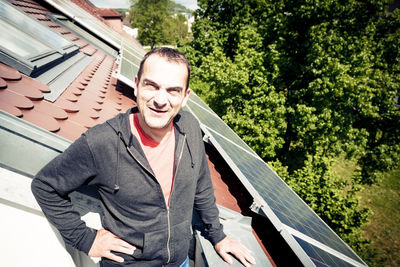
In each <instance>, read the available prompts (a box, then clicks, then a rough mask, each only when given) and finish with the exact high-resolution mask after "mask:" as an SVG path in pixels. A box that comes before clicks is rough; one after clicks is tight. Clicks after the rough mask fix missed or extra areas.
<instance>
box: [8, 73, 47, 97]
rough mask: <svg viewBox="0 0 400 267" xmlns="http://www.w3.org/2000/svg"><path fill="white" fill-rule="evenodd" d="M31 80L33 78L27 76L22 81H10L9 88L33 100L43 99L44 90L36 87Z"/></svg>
mask: <svg viewBox="0 0 400 267" xmlns="http://www.w3.org/2000/svg"><path fill="white" fill-rule="evenodd" d="M30 81H32V79H27V78H26V76H25V77H24V78H23V79H22V80H21V81H8V82H7V90H9V91H12V92H14V93H17V94H20V95H23V96H26V97H27V98H29V99H31V100H41V99H43V94H42V92H41V91H40V90H38V89H37V88H35V86H32V84H31V83H30Z"/></svg>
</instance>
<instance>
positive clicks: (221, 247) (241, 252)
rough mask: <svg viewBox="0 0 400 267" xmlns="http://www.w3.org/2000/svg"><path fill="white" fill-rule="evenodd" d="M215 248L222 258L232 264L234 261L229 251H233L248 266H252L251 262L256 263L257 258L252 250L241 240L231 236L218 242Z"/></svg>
mask: <svg viewBox="0 0 400 267" xmlns="http://www.w3.org/2000/svg"><path fill="white" fill-rule="evenodd" d="M215 249H216V251H217V252H218V253H219V255H220V256H221V257H222V259H223V260H224V261H226V262H227V263H229V264H232V262H233V261H232V258H231V257H230V256H229V255H228V253H231V254H232V255H233V256H235V257H236V258H237V259H238V260H239V261H240V262H241V263H242V264H243V265H244V266H246V267H250V264H256V260H255V258H254V257H253V255H252V253H251V251H250V250H249V249H248V248H246V247H245V246H244V245H242V244H241V243H240V242H238V241H236V240H234V239H232V238H230V237H226V238H225V239H223V240H221V241H220V242H218V243H217V244H216V245H215Z"/></svg>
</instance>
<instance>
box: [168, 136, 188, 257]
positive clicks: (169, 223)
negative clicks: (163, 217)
mask: <svg viewBox="0 0 400 267" xmlns="http://www.w3.org/2000/svg"><path fill="white" fill-rule="evenodd" d="M185 142H186V134H183V141H182V147H181V151H180V153H179V157H178V162H177V164H176V169H175V173H174V177H173V179H172V183H173V184H172V190H171V194H170V195H169V199H168V202H169V203H170V202H171V199H172V193H173V192H174V188H175V176H176V174H177V172H178V168H179V163H180V162H181V159H182V154H183V147H184V145H185ZM169 203H165V206H166V207H167V221H168V239H167V252H168V260H167V264H168V263H169V262H170V261H171V248H170V241H171V221H170V217H169Z"/></svg>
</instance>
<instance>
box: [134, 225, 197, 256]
mask: <svg viewBox="0 0 400 267" xmlns="http://www.w3.org/2000/svg"><path fill="white" fill-rule="evenodd" d="M190 237H191V232H190V224H189V223H188V221H184V222H181V223H179V224H177V225H174V226H172V227H171V228H170V229H168V228H166V229H164V230H158V231H153V232H147V233H145V234H144V238H143V247H142V249H136V250H135V253H134V254H133V257H134V258H135V259H138V260H139V259H140V260H154V259H157V258H158V259H162V260H167V259H168V258H169V257H170V258H171V259H173V258H175V257H176V256H177V255H176V254H179V255H180V254H185V255H186V256H187V253H188V250H189V242H190ZM168 254H170V256H169V255H168ZM186 256H185V257H186Z"/></svg>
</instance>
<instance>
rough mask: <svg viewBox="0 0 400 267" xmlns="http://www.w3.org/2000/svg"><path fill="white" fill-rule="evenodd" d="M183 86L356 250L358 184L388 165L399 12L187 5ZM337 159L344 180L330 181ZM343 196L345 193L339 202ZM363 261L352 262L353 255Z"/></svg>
mask: <svg viewBox="0 0 400 267" xmlns="http://www.w3.org/2000/svg"><path fill="white" fill-rule="evenodd" d="M198 5H199V7H200V9H199V10H197V11H196V13H195V15H196V21H195V24H194V25H193V26H192V30H193V41H192V42H191V43H190V45H189V46H185V47H183V48H182V50H183V51H184V52H185V53H186V54H187V56H188V57H189V59H190V61H191V62H192V65H193V79H192V83H191V88H192V89H193V90H195V91H196V93H198V94H199V95H200V96H201V97H202V98H203V99H205V101H206V102H207V103H208V104H209V105H210V106H211V107H212V108H213V109H214V110H215V111H216V112H217V113H218V114H219V115H220V116H221V117H222V118H223V119H224V120H225V122H227V124H228V125H229V126H231V127H232V128H233V129H234V130H235V131H236V132H237V133H238V134H239V135H240V136H241V137H242V138H243V139H244V140H245V141H246V142H247V143H248V144H249V145H250V146H251V147H252V148H253V149H254V150H255V151H256V152H257V153H258V154H259V155H260V156H261V157H262V158H263V159H264V160H265V161H271V162H275V165H279V166H280V167H279V168H277V172H278V174H279V175H280V176H281V177H282V178H284V179H285V180H286V181H287V182H288V183H289V184H290V185H291V186H292V188H294V190H295V191H296V192H297V193H299V195H301V196H302V197H303V199H305V200H306V201H307V203H309V205H310V206H311V207H313V208H314V209H315V210H316V211H317V213H318V214H319V215H320V216H321V217H322V218H323V219H324V220H325V221H326V222H327V223H328V224H329V225H330V226H331V227H332V228H333V229H334V230H335V231H336V232H337V233H339V234H340V235H341V237H342V238H343V239H345V240H346V241H347V242H348V243H349V244H350V245H352V246H353V248H355V249H356V250H357V251H359V252H360V253H363V254H368V253H364V252H365V251H366V250H368V248H367V246H366V245H367V243H368V242H367V241H365V240H363V239H362V237H361V236H360V232H359V227H360V226H361V225H362V224H363V223H364V222H365V221H366V218H367V215H368V211H366V210H362V209H359V208H358V200H357V199H356V197H355V194H356V192H357V191H358V185H359V184H363V183H367V184H372V183H376V182H378V181H379V179H378V178H379V177H380V175H381V174H382V173H384V172H387V171H389V170H392V169H395V168H398V167H399V166H400V161H399V160H398V159H399V158H400V111H399V108H398V107H396V106H395V105H394V103H395V97H396V96H397V95H399V94H400V92H399V84H400V80H399V79H400V62H399V60H400V12H399V10H395V11H394V12H393V13H392V14H390V15H386V8H387V5H388V1H385V0H382V1H379V0H377V1H372V0H371V1H355V0H350V1H330V0H320V1H305V0H302V1H293V0H280V1H264V0H249V1H233V0H216V1H207V0H200V1H198ZM342 154H344V155H345V156H346V158H348V159H351V160H353V161H354V162H356V164H357V165H358V166H359V167H360V169H359V171H358V172H357V173H356V175H354V177H353V180H352V181H351V182H346V181H344V180H342V179H341V178H340V177H338V176H337V175H335V174H334V173H333V172H332V171H331V161H332V159H333V158H336V157H337V156H338V155H342ZM343 192H345V193H343ZM363 251H364V252H363Z"/></svg>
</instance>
